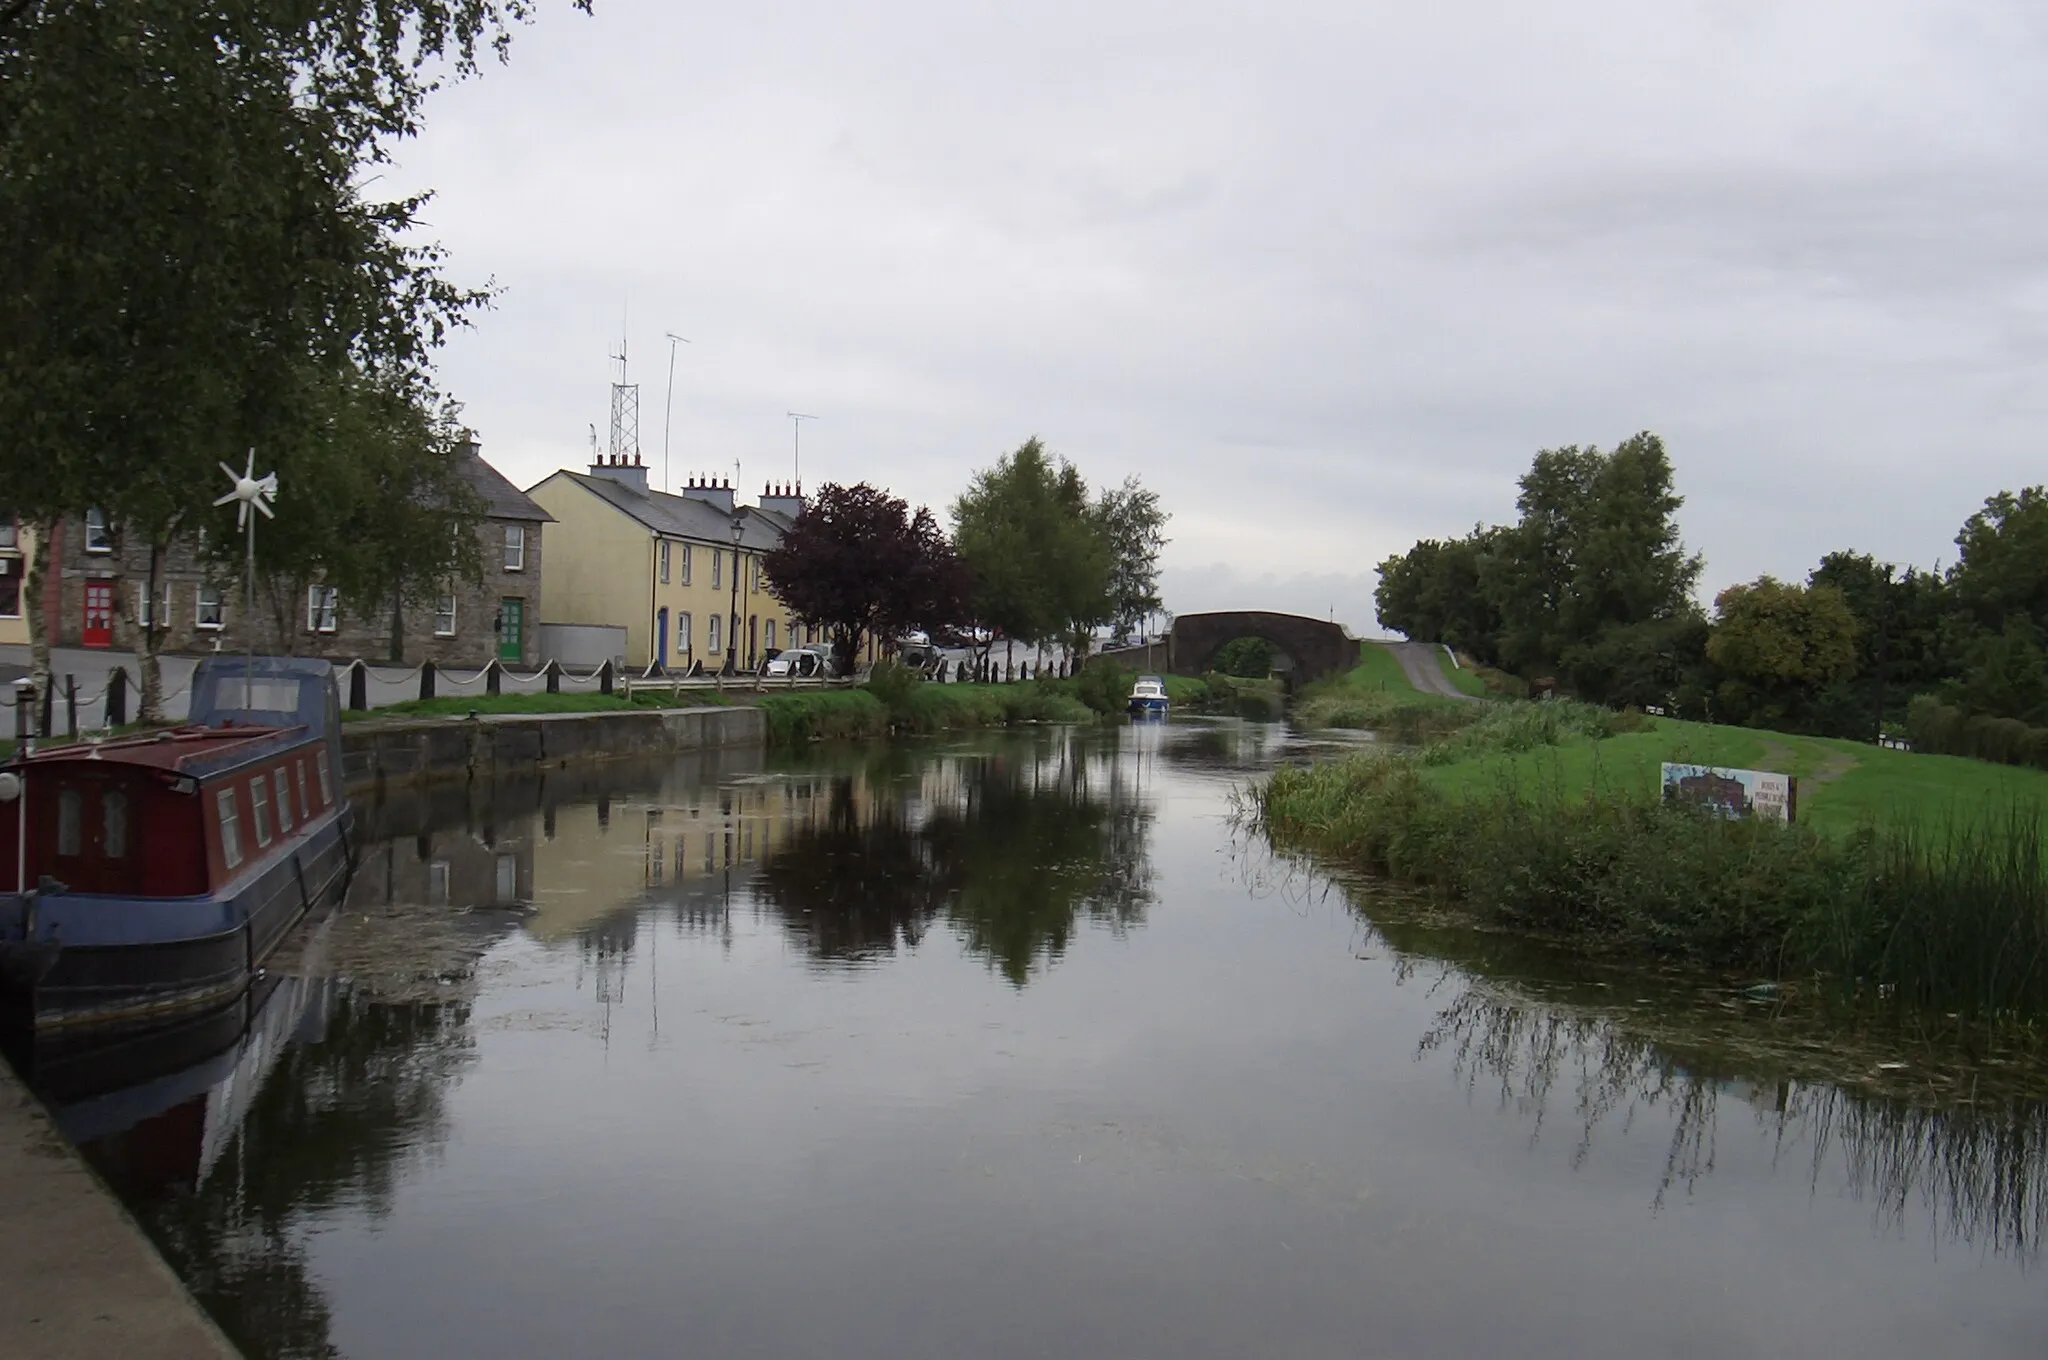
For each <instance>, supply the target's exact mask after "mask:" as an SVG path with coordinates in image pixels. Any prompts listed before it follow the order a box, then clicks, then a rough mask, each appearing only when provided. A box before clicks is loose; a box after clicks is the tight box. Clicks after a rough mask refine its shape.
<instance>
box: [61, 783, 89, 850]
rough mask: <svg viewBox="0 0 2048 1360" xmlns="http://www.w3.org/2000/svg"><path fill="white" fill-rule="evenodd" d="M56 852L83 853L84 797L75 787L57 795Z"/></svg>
mask: <svg viewBox="0 0 2048 1360" xmlns="http://www.w3.org/2000/svg"><path fill="white" fill-rule="evenodd" d="M57 853H58V854H59V855H64V856H70V855H81V854H84V853H85V797H84V795H82V794H81V793H79V791H78V790H77V789H65V790H64V791H63V792H62V793H59V794H58V795H57Z"/></svg>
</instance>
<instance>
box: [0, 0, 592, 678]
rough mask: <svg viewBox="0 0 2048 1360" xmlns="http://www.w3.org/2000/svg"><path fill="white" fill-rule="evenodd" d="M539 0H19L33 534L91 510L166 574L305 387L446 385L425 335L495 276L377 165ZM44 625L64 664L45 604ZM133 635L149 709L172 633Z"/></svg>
mask: <svg viewBox="0 0 2048 1360" xmlns="http://www.w3.org/2000/svg"><path fill="white" fill-rule="evenodd" d="M584 2H585V3H587V0H584ZM530 10H531V6H530V5H529V3H528V2H527V0H306V2H305V3H301V4H290V5H286V4H277V3H274V0H203V2H202V0H15V3H12V4H10V5H7V6H5V7H4V8H0V429H6V430H7V431H8V438H7V439H6V440H5V441H0V485H5V486H6V487H7V488H8V496H9V499H10V500H11V501H13V502H14V505H15V507H16V508H17V509H18V510H19V512H20V513H21V514H22V515H23V516H24V518H26V519H28V520H29V521H30V522H32V523H33V524H35V525H36V526H37V527H38V529H39V530H41V533H40V534H39V542H47V541H48V538H49V530H50V528H51V527H52V526H53V525H54V524H55V522H56V521H57V520H58V519H60V518H61V517H63V516H64V515H67V514H76V513H79V512H82V511H83V510H85V509H87V508H88V507H98V508H100V509H102V510H103V511H104V512H105V513H106V515H107V517H108V520H109V524H110V528H112V529H113V530H114V532H115V533H116V534H117V535H118V536H119V537H120V538H121V539H122V540H124V541H126V542H129V543H133V544H136V545H138V546H143V547H146V548H147V550H148V557H149V568H148V575H149V582H148V585H149V593H150V594H152V595H153V594H154V593H155V590H154V584H155V578H156V575H157V573H158V572H159V571H160V570H161V565H162V559H163V553H164V550H165V548H166V547H167V546H168V544H169V543H170V542H171V541H172V540H173V539H174V538H175V537H177V536H179V535H181V534H183V533H185V532H188V531H190V530H191V529H192V528H194V527H195V526H197V525H198V524H199V523H201V522H203V521H205V520H206V519H207V518H208V517H209V510H210V502H211V500H212V499H213V496H214V495H215V494H217V491H218V481H219V473H218V471H217V469H216V467H215V464H216V463H217V462H223V461H224V462H231V463H234V464H235V465H237V466H239V465H240V463H241V461H242V459H243V457H244V454H245V451H246V450H248V449H250V448H252V447H253V448H255V449H257V450H258V451H259V458H261V459H262V460H263V461H265V462H269V461H270V455H271V454H272V452H273V451H274V450H280V449H281V448H282V446H284V445H286V444H288V443H289V442H290V441H291V439H292V437H293V435H294V433H295V432H296V431H297V430H298V429H299V428H300V427H301V426H302V424H303V423H304V422H306V421H307V420H308V419H310V418H312V417H313V416H314V415H315V414H316V408H315V407H312V406H310V405H309V393H326V394H327V395H328V396H329V397H333V396H334V395H335V394H336V393H340V394H343V395H346V394H350V393H360V392H361V391H362V390H363V389H362V387H361V386H359V385H358V384H357V383H356V382H355V381H354V380H355V379H361V380H362V382H363V383H367V384H368V385H369V386H370V387H372V388H374V389H376V390H377V391H379V392H380V393H382V394H384V396H383V397H380V398H379V399H380V400H383V399H386V398H388V396H389V395H390V394H400V395H401V396H402V398H403V399H404V400H407V401H410V402H411V403H412V404H414V405H415V406H416V407H418V408H419V409H420V410H421V411H433V410H435V409H437V407H438V399H437V397H436V394H435V393H434V391H433V386H432V382H431V378H430V375H429V371H428V360H429V358H430V355H431V352H432V351H433V349H434V348H435V347H436V346H438V345H439V343H440V342H441V341H442V339H443V338H444V337H445V336H446V334H447V332H448V330H449V329H450V328H451V327H453V326H456V325H460V324H463V321H464V319H465V317H466V316H467V315H468V314H469V313H470V312H471V311H472V310H473V309H474V308H476V307H477V306H479V305H481V303H482V302H483V300H484V295H483V294H481V293H477V292H472V291H465V290H462V289H459V288H456V287H455V286H453V285H451V284H449V283H448V282H447V281H446V280H445V279H444V278H442V277H441V275H440V273H439V269H438V265H439V263H440V254H439V252H438V251H437V250H436V249H435V248H433V247H431V246H428V245H423V244H419V243H417V242H416V241H415V240H414V239H413V237H412V233H413V232H414V231H415V230H416V229H417V227H418V225H419V211H420V209H421V207H422V206H423V205H424V202H425V200H424V198H417V197H416V198H410V199H401V200H396V201H390V202H372V201H369V200H367V199H365V198H363V197H362V195H361V193H360V191H359V186H360V185H362V184H364V183H367V182H370V181H371V180H373V179H374V178H375V177H374V176H371V175H368V174H366V173H365V171H366V169H367V167H368V166H370V165H373V164H375V163H376V162H378V161H380V160H382V159H384V158H385V156H386V155H387V154H388V146H389V143H390V142H391V141H392V140H393V139H397V138H402V137H405V136H409V135H411V134H413V133H415V132H417V130H418V128H419V125H420V117H421V108H422V104H423V101H424V99H425V97H426V95H427V94H428V93H429V92H430V91H431V90H432V89H434V88H435V87H436V85H437V84H438V83H439V81H440V80H441V79H442V75H441V74H440V73H442V72H446V73H448V74H452V75H453V76H455V77H457V78H459V77H461V76H463V75H466V74H469V73H471V72H473V71H474V70H475V68H476V63H477V60H478V57H479V55H480V54H481V53H483V52H484V51H496V52H498V53H499V54H500V55H502V54H503V51H504V47H505V44H506V41H507V39H508V35H509V29H510V26H511V25H512V24H514V23H517V22H518V21H520V20H523V19H525V18H526V17H527V16H528V14H529V13H530ZM317 409H319V410H327V411H331V410H332V409H333V408H332V406H331V404H330V405H329V406H327V407H324V408H317ZM337 456H340V457H343V458H348V457H353V456H355V455H354V451H353V450H347V449H343V450H340V451H339V452H338V455H337ZM393 494H394V495H395V496H397V497H400V498H402V497H403V496H404V495H405V490H404V487H403V486H402V485H401V486H400V487H398V488H396V489H394V491H393ZM308 503H309V504H310V503H312V502H308ZM123 603H124V606H126V605H127V604H128V603H129V601H128V599H127V598H124V601H123ZM125 623H126V624H127V625H128V626H129V627H130V628H131V629H132V628H133V627H134V626H135V625H136V624H137V623H139V620H138V619H136V618H135V617H134V616H133V614H132V612H131V613H129V614H128V616H127V617H126V619H125ZM31 635H32V637H33V638H34V639H35V643H36V657H37V661H36V665H37V670H38V678H39V679H42V680H43V681H44V682H45V683H47V665H48V629H47V621H46V620H43V619H41V618H40V616H39V615H38V614H37V613H35V612H32V613H31ZM136 641H137V642H138V643H139V645H140V649H141V651H142V653H143V657H144V660H143V712H144V715H145V716H154V715H155V710H156V708H157V702H158V696H159V692H160V685H159V681H158V675H157V668H156V665H155V645H156V637H155V633H154V630H143V631H142V632H141V634H140V636H139V637H138V638H137V639H136Z"/></svg>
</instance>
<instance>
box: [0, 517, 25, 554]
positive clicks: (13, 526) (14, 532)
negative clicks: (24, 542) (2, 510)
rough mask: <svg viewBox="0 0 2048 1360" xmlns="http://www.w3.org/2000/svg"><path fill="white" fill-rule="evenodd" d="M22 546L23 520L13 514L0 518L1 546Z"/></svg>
mask: <svg viewBox="0 0 2048 1360" xmlns="http://www.w3.org/2000/svg"><path fill="white" fill-rule="evenodd" d="M20 546H21V521H20V520H18V519H15V518H14V517H13V516H12V515H10V516H8V517H6V518H4V519H0V548H19V547H20Z"/></svg>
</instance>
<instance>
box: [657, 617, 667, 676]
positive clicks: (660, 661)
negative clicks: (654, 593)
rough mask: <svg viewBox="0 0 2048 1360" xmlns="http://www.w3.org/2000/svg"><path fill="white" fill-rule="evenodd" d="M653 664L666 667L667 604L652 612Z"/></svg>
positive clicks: (664, 668) (665, 668)
mask: <svg viewBox="0 0 2048 1360" xmlns="http://www.w3.org/2000/svg"><path fill="white" fill-rule="evenodd" d="M654 664H655V665H657V666H659V667H661V668H662V669H663V670H667V669H668V606H666V605H663V606H662V607H661V608H660V609H658V610H656V611H655V614H654Z"/></svg>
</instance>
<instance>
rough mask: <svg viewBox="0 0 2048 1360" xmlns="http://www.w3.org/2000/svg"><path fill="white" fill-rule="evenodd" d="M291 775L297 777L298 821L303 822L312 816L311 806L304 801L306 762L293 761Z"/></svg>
mask: <svg viewBox="0 0 2048 1360" xmlns="http://www.w3.org/2000/svg"><path fill="white" fill-rule="evenodd" d="M292 773H293V774H294V775H297V776H298V780H299V820H300V821H302V822H303V821H306V820H308V819H310V818H311V817H312V815H313V805H312V804H311V803H308V802H307V801H306V762H305V761H303V760H295V761H293V762H292Z"/></svg>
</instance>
